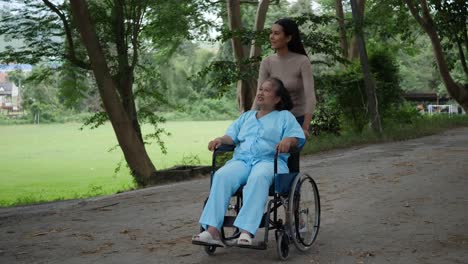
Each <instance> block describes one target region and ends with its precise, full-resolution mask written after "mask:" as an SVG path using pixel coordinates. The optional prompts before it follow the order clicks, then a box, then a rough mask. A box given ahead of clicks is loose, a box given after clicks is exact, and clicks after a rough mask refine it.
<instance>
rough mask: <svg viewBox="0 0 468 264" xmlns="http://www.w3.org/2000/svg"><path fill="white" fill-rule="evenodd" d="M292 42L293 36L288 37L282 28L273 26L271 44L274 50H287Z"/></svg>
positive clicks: (276, 25)
mask: <svg viewBox="0 0 468 264" xmlns="http://www.w3.org/2000/svg"><path fill="white" fill-rule="evenodd" d="M290 40H291V36H286V34H285V33H284V31H283V27H282V26H280V25H278V24H273V26H272V27H271V32H270V44H271V48H272V49H282V48H285V47H286V48H287V47H288V42H289V41H290Z"/></svg>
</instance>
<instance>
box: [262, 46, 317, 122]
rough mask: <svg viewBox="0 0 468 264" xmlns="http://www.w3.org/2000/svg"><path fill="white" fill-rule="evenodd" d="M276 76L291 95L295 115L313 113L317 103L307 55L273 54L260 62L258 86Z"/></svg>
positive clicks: (292, 111) (292, 53) (291, 53)
mask: <svg viewBox="0 0 468 264" xmlns="http://www.w3.org/2000/svg"><path fill="white" fill-rule="evenodd" d="M270 77H275V78H278V79H280V80H281V81H282V82H283V84H284V86H285V87H286V89H287V90H288V91H289V94H290V95H291V99H292V101H293V104H294V108H293V109H292V110H291V113H292V114H293V115H294V116H296V117H297V116H303V115H304V114H313V113H314V110H315V105H316V103H317V101H316V99H315V90H314V77H313V76H312V68H311V66H310V61H309V58H307V56H305V55H302V54H298V53H294V52H289V53H288V54H287V55H286V56H279V55H278V54H273V55H270V56H268V57H267V58H265V59H264V60H263V61H262V63H261V64H260V71H259V75H258V86H257V87H260V85H261V83H263V81H264V80H266V79H268V78H270Z"/></svg>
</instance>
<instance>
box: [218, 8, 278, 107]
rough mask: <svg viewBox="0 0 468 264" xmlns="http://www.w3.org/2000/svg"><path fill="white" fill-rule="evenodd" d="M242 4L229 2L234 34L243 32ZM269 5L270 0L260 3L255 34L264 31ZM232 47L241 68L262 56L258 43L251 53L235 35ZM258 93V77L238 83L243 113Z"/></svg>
mask: <svg viewBox="0 0 468 264" xmlns="http://www.w3.org/2000/svg"><path fill="white" fill-rule="evenodd" d="M241 2H242V1H241V0H227V10H228V20H229V29H230V30H231V31H233V32H241V31H242V30H243V26H242V21H241V7H240V5H241ZM269 4H270V0H260V1H259V3H258V7H257V13H256V15H255V24H254V28H253V31H254V32H260V31H262V30H263V28H264V26H265V19H266V14H267V11H268V6H269ZM232 47H233V50H234V59H235V61H236V62H237V64H238V65H239V67H244V63H245V61H247V60H249V59H255V58H256V57H259V56H260V55H261V47H260V45H259V44H258V43H257V42H256V41H253V42H252V43H251V44H250V51H246V50H245V48H244V45H243V43H242V41H241V38H240V37H239V36H236V35H233V37H232ZM241 71H242V69H241ZM256 92H257V81H256V77H249V78H246V79H241V80H238V81H237V100H238V105H239V109H240V110H241V111H242V112H243V111H248V110H250V108H251V107H252V104H253V100H254V98H255V94H256Z"/></svg>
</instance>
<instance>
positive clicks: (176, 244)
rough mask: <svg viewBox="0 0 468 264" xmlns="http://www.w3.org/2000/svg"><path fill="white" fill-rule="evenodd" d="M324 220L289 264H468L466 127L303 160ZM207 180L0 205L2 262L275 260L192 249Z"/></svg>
mask: <svg viewBox="0 0 468 264" xmlns="http://www.w3.org/2000/svg"><path fill="white" fill-rule="evenodd" d="M301 170H302V171H303V172H307V173H308V174H310V175H312V176H313V177H314V179H315V180H316V181H317V183H318V187H319V191H320V196H321V202H322V217H321V228H320V232H319V235H318V238H317V241H316V242H315V244H314V245H313V247H312V248H311V249H310V250H309V251H307V252H306V253H301V252H298V251H297V250H296V249H294V247H292V248H291V251H290V257H289V259H288V262H289V263H434V264H435V263H437V264H439V263H468V225H467V224H468V128H459V129H454V130H449V131H446V132H444V133H441V134H438V135H434V136H429V137H424V138H419V139H414V140H408V141H400V142H393V143H386V144H376V145H367V146H362V147H356V148H350V149H346V150H337V151H331V152H326V153H320V154H316V155H309V156H304V157H301ZM208 187H209V179H208V178H202V179H196V180H192V181H186V182H181V183H176V184H170V185H164V186H156V187H151V188H146V189H142V190H138V191H131V192H127V193H122V194H117V195H112V196H106V197H98V198H93V199H85V200H72V201H63V202H55V203H48V204H41V205H34V206H25V207H15V208H0V237H1V239H0V263H1V264H9V263H145V264H147V263H240V262H243V263H256V264H260V263H272V262H280V261H279V260H278V258H277V256H276V249H275V247H276V245H275V241H274V236H273V235H270V238H271V239H270V241H269V244H268V249H267V250H249V249H242V248H228V249H218V250H217V251H216V254H215V256H208V255H206V253H205V252H204V250H203V248H202V247H198V246H195V245H192V244H191V242H190V239H191V236H192V235H193V234H195V233H197V232H198V224H197V221H198V217H199V215H200V212H201V209H202V205H203V201H204V199H205V198H206V197H207V195H208Z"/></svg>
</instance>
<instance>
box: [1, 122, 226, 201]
mask: <svg viewBox="0 0 468 264" xmlns="http://www.w3.org/2000/svg"><path fill="white" fill-rule="evenodd" d="M229 124H230V121H210V122H167V123H166V124H165V125H164V127H165V128H166V130H167V131H168V132H170V133H171V134H172V135H171V136H165V137H163V140H164V141H165V143H166V147H167V151H168V154H167V155H163V154H161V151H160V149H159V146H158V145H157V144H156V143H154V144H152V145H149V146H148V147H147V150H148V152H149V154H150V157H151V158H152V160H153V163H154V164H155V165H156V166H157V168H158V169H162V168H168V167H171V166H174V165H176V164H182V163H184V162H186V161H188V160H190V159H191V158H192V157H194V156H196V157H198V158H199V159H200V161H201V162H202V164H209V162H210V157H211V152H209V151H208V150H207V148H206V146H207V142H208V141H209V140H210V139H212V138H214V137H216V136H220V135H222V134H223V133H224V131H225V129H226V128H227V126H228V125H229ZM80 126H81V124H73V123H72V124H50V125H11V126H0V140H1V141H0V206H8V205H12V204H28V203H31V202H40V201H51V200H61V199H74V198H81V197H89V196H95V195H101V194H110V193H115V192H118V191H120V190H127V189H130V188H132V187H133V183H132V178H131V176H130V175H129V173H128V170H127V169H125V167H123V169H121V170H120V171H119V172H118V173H114V170H115V168H116V167H117V164H118V163H119V161H121V160H123V155H122V153H121V151H120V149H119V148H117V149H115V150H113V151H110V152H109V149H111V148H112V147H114V146H115V145H116V144H117V141H116V139H115V135H114V133H113V130H112V128H111V126H110V125H105V126H102V127H100V128H98V129H94V130H89V129H85V130H79V128H80ZM149 129H150V128H149V127H143V130H144V131H150V130H149Z"/></svg>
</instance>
